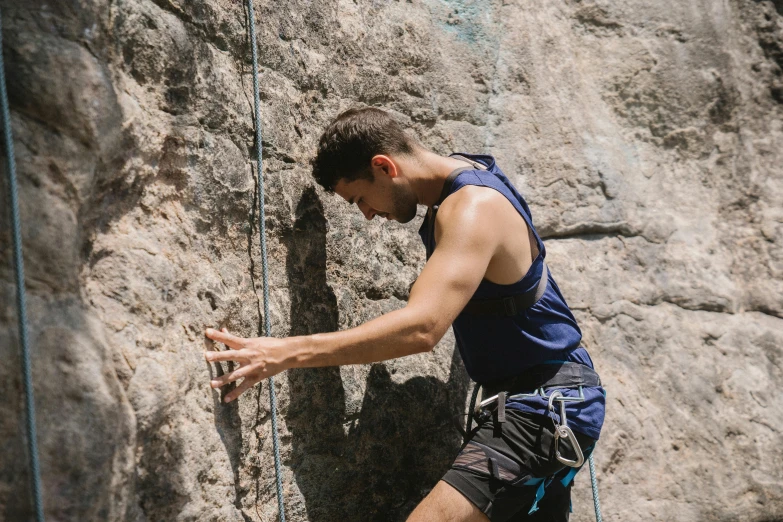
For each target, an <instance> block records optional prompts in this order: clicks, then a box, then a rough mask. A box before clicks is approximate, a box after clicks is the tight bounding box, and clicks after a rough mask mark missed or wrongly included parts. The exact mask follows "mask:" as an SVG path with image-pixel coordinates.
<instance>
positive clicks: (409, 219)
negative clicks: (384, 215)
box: [391, 212, 416, 223]
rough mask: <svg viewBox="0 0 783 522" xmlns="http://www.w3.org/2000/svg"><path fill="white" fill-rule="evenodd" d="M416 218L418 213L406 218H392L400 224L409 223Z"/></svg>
mask: <svg viewBox="0 0 783 522" xmlns="http://www.w3.org/2000/svg"><path fill="white" fill-rule="evenodd" d="M415 217H416V212H414V213H413V214H410V215H409V216H405V217H404V218H397V217H392V218H391V219H393V220H394V221H398V222H400V223H409V222H411V221H412V220H413V218H415Z"/></svg>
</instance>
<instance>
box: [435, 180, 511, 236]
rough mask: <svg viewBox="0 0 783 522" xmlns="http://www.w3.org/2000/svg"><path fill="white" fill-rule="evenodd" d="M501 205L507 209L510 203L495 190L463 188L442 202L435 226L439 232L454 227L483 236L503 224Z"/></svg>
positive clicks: (469, 186)
mask: <svg viewBox="0 0 783 522" xmlns="http://www.w3.org/2000/svg"><path fill="white" fill-rule="evenodd" d="M503 202H505V204H504V203H503ZM505 205H509V206H510V203H509V202H508V200H507V199H506V197H505V196H504V195H503V194H501V193H500V192H498V191H497V190H495V189H493V188H491V187H486V186H482V185H465V186H463V187H461V188H460V189H459V190H457V191H456V192H454V193H453V194H451V195H450V196H449V197H447V198H446V199H445V200H444V201H443V203H442V204H441V205H440V207H439V209H438V213H437V216H436V218H435V224H436V226H437V227H438V229H440V230H445V229H447V228H453V227H457V228H459V229H460V230H463V231H465V232H467V231H469V230H476V229H483V230H484V231H485V232H486V231H489V230H493V229H495V226H496V225H499V224H501V223H502V222H503V220H504V213H505V210H506V209H504V208H503V207H504V206H505Z"/></svg>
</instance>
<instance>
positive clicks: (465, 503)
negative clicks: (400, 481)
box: [407, 480, 489, 522]
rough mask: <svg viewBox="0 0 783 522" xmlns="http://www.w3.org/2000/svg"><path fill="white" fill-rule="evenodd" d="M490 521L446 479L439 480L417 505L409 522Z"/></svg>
mask: <svg viewBox="0 0 783 522" xmlns="http://www.w3.org/2000/svg"><path fill="white" fill-rule="evenodd" d="M438 521H443V522H446V521H448V522H452V521H453V522H489V518H487V516H486V515H485V514H484V513H482V512H481V511H480V510H479V509H478V508H477V507H476V506H475V505H474V504H473V503H472V502H470V501H469V500H468V499H467V498H465V497H464V496H463V495H462V493H460V492H459V491H457V490H456V489H454V487H452V486H451V485H449V484H448V483H446V482H444V481H442V480H441V481H439V482H438V483H437V484H436V485H435V487H434V488H432V491H430V493H429V495H427V496H426V497H424V500H422V501H421V503H419V505H418V506H416V509H414V510H413V513H411V515H410V517H408V520H407V522H438Z"/></svg>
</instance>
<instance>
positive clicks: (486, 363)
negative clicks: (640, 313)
mask: <svg viewBox="0 0 783 522" xmlns="http://www.w3.org/2000/svg"><path fill="white" fill-rule="evenodd" d="M455 154H457V153H455ZM458 154H459V155H460V156H464V157H466V158H470V159H471V160H473V161H476V162H479V163H481V164H482V165H485V166H486V167H487V170H481V169H471V170H465V171H463V172H461V173H459V174H458V175H457V177H456V178H455V179H454V181H453V183H452V184H451V187H450V189H449V190H448V192H447V193H446V194H445V197H448V196H449V195H450V194H453V193H454V192H456V191H458V190H459V189H461V188H462V187H464V186H466V185H477V186H482V187H489V188H492V189H494V190H497V191H498V192H500V193H501V194H502V195H503V196H505V197H506V199H508V200H509V201H510V202H511V204H512V205H513V206H514V208H516V210H517V212H519V214H520V215H521V216H522V217H523V218H524V220H525V221H526V222H527V225H528V226H529V227H530V230H531V231H532V233H533V236H534V237H535V240H536V244H537V245H538V250H539V253H538V256H537V257H536V258H535V260H534V261H533V264H532V265H531V266H530V269H529V270H528V272H527V274H525V276H524V277H523V278H522V279H520V280H519V281H517V282H516V283H512V284H509V285H501V284H497V283H493V282H491V281H487V280H486V279H484V280H483V281H482V282H481V284H479V287H478V288H477V289H476V292H475V294H474V295H473V298H474V299H481V298H497V297H505V296H509V295H515V294H521V293H524V292H528V291H530V290H532V289H533V288H534V287H536V286H537V284H538V282H539V280H540V278H541V274H542V272H543V266H544V258H545V257H546V248H545V247H544V242H543V241H542V240H541V238H540V237H539V235H538V232H537V231H536V229H535V227H534V226H533V217H532V215H531V213H530V208H529V207H528V205H527V203H526V202H525V200H524V198H523V197H522V196H521V195H520V194H519V192H518V191H517V190H516V188H514V186H513V185H512V184H511V181H509V179H508V178H507V177H506V176H505V174H503V172H502V171H501V170H500V168H498V166H497V164H496V163H495V158H493V157H492V156H489V155H479V154H463V153H458ZM444 199H445V198H444ZM429 219H430V215H429V214H428V216H427V217H426V218H425V220H424V223H422V225H421V228H420V229H419V235H420V236H421V238H422V241H424V245H425V246H427V248H428V249H434V248H435V238H434V237H432V238H431V237H429V236H430V230H434V229H432V228H430V223H429ZM521 233H524V232H523V231H522V232H521ZM428 253H431V252H428ZM548 272H549V275H548V279H547V282H548V284H547V288H546V291H545V292H544V294H543V296H542V297H541V299H539V300H538V301H537V302H536V303H535V304H534V305H533V306H532V307H530V308H528V309H526V310H524V311H522V312H520V313H519V314H517V315H516V316H513V317H504V316H479V315H470V314H466V313H461V314H460V315H459V316H457V318H456V319H455V320H454V323H453V325H452V328H453V330H454V336H455V338H456V340H457V348H458V349H459V351H460V354H461V356H462V360H463V361H464V363H465V369H466V370H467V372H468V375H470V377H471V379H473V380H474V381H476V382H478V383H483V382H491V381H496V380H499V379H504V378H508V377H512V376H514V375H517V374H519V373H521V372H523V371H524V370H526V369H528V368H531V367H532V366H536V365H539V364H543V363H546V362H548V361H571V362H577V363H581V364H585V365H587V366H589V367H591V368H593V362H592V360H591V359H590V356H589V355H588V353H587V350H585V348H583V347H582V346H580V342H581V340H582V331H581V330H580V329H579V326H578V325H577V323H576V319H575V318H574V316H573V314H572V313H571V310H570V309H569V308H568V305H567V304H566V301H565V299H564V298H563V295H562V294H561V293H560V289H559V288H558V286H557V283H555V280H554V277H553V276H552V272H551V270H550V271H548ZM561 391H562V393H563V395H565V396H568V397H577V396H578V395H579V392H578V390H576V389H562V390H561ZM583 393H584V398H585V400H584V401H579V402H567V403H566V417H567V419H568V425H569V426H570V427H571V428H572V429H573V430H575V431H579V432H581V433H584V434H585V435H587V436H589V437H592V438H594V439H598V436H599V435H600V433H601V426H602V425H603V421H604V408H605V394H604V391H603V388H601V387H592V388H584V389H583ZM506 407H508V408H513V409H517V410H521V411H526V412H530V413H538V414H541V415H546V414H547V401H546V399H544V398H542V397H529V398H523V399H509V400H508V402H507V405H506ZM556 409H558V408H556ZM550 415H551V416H553V417H555V418H556V419H557V420H558V421H559V415H557V414H556V413H555V414H550Z"/></svg>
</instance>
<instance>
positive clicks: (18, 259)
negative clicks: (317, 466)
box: [0, 14, 44, 522]
mask: <svg viewBox="0 0 783 522" xmlns="http://www.w3.org/2000/svg"><path fill="white" fill-rule="evenodd" d="M2 25H3V20H2V14H0V49H2V47H3V33H2ZM0 105H2V109H1V110H2V118H3V130H4V131H5V132H4V133H3V134H4V137H5V140H4V141H5V154H6V159H7V161H8V186H9V189H10V192H11V226H12V229H13V240H14V267H15V271H16V307H17V309H18V314H17V320H18V322H19V341H20V343H21V345H22V372H23V379H24V400H25V409H26V411H27V448H28V453H29V459H30V475H31V486H32V490H33V491H32V493H33V504H34V507H35V519H36V520H37V521H38V522H43V520H44V509H43V499H42V498H41V470H40V466H39V463H38V435H37V433H36V429H35V398H34V396H33V372H32V368H31V365H30V347H29V338H28V335H27V300H26V296H25V288H24V259H23V257H22V230H21V224H20V216H19V189H18V186H17V181H16V161H15V160H14V142H13V137H12V136H11V112H10V111H9V110H8V93H7V92H6V86H5V64H4V63H3V53H2V51H0Z"/></svg>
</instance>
